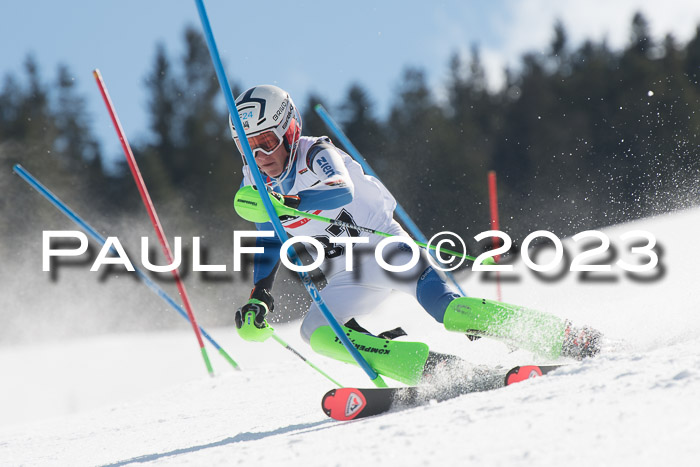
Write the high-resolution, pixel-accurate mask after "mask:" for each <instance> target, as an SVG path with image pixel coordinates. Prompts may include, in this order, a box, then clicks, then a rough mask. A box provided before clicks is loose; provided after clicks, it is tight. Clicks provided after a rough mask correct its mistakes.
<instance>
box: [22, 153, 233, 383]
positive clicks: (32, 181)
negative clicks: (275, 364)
mask: <svg viewBox="0 0 700 467" xmlns="http://www.w3.org/2000/svg"><path fill="white" fill-rule="evenodd" d="M13 171H14V172H15V173H16V174H17V175H19V176H20V177H21V178H22V180H24V181H25V182H27V183H28V184H29V185H30V186H31V187H32V188H34V189H35V190H36V191H37V192H39V194H40V195H42V196H43V197H44V198H46V199H47V200H48V201H49V202H50V203H51V204H53V205H54V206H55V207H56V208H57V209H58V210H59V211H61V212H62V213H63V214H65V215H66V216H67V217H68V218H69V219H70V220H72V221H73V222H75V223H76V224H78V226H80V227H82V228H83V229H84V230H85V231H86V232H87V233H88V234H90V236H91V237H92V238H94V239H95V240H96V241H97V242H98V243H99V244H100V245H104V244H105V243H106V242H107V241H106V240H105V239H104V238H103V237H102V236H101V235H100V234H99V233H97V230H95V229H94V228H93V227H92V226H90V224H88V223H87V222H85V221H84V220H83V219H82V218H81V217H80V216H78V215H77V214H76V213H75V212H74V211H73V210H71V209H70V208H69V207H68V206H67V205H66V203H64V202H63V201H61V200H60V199H59V198H58V197H57V196H56V195H54V194H53V193H52V192H51V191H49V189H48V188H46V187H45V186H44V185H42V184H41V183H40V182H39V181H38V180H37V179H36V178H34V177H33V176H32V175H31V174H30V173H29V172H27V170H26V169H25V168H24V167H22V166H21V165H19V164H15V166H14V167H13ZM111 251H113V252H114V253H117V252H116V251H115V250H114V248H112V249H111ZM134 271H135V272H136V275H137V276H138V277H139V279H141V282H143V283H144V284H145V285H146V286H147V287H148V288H149V289H151V291H152V292H154V293H155V294H156V295H158V296H159V297H160V298H162V299H163V300H165V301H166V302H167V303H168V305H170V306H171V307H172V308H173V309H174V310H175V311H177V312H178V313H179V314H180V316H182V317H183V318H185V319H186V320H187V321H189V320H190V318H189V316H188V315H187V313H186V312H185V310H183V309H182V307H181V306H180V305H178V304H177V303H176V302H175V300H173V299H172V298H171V297H170V296H169V295H168V294H166V293H165V291H163V289H161V288H160V287H158V285H156V283H155V282H153V281H152V280H151V279H149V277H148V276H147V275H146V274H145V273H144V272H143V271H141V270H140V269H139V268H136V267H134ZM199 331H200V332H201V333H202V335H203V336H204V337H205V338H206V339H207V340H208V341H209V342H210V343H211V345H213V346H214V348H215V349H216V350H217V351H218V352H219V354H220V355H221V356H222V357H223V358H224V359H225V360H226V361H227V362H229V363H230V364H231V366H232V367H233V368H234V369H235V370H238V371H241V369H240V367H239V366H238V363H236V362H235V360H233V358H231V356H230V355H229V354H228V353H226V351H225V350H224V349H223V348H222V347H221V346H220V345H219V344H218V343H217V342H216V341H215V340H214V339H213V338H212V337H211V336H210V335H209V334H208V333H207V332H206V331H205V330H204V329H203V328H201V327H200V328H199Z"/></svg>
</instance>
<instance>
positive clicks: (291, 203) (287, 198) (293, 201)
mask: <svg viewBox="0 0 700 467" xmlns="http://www.w3.org/2000/svg"><path fill="white" fill-rule="evenodd" d="M269 193H270V195H272V196H274V197H275V198H277V199H278V200H279V201H280V202H281V203H282V204H284V205H285V206H287V207H288V208H292V209H296V208H298V207H299V204H300V203H301V198H299V197H298V196H295V195H282V194H280V193H277V192H276V191H270V192H269Z"/></svg>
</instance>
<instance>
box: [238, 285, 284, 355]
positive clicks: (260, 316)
mask: <svg viewBox="0 0 700 467" xmlns="http://www.w3.org/2000/svg"><path fill="white" fill-rule="evenodd" d="M274 307H275V305H274V300H273V299H272V295H271V294H270V292H269V291H267V290H266V289H257V288H255V289H253V293H251V295H250V299H248V303H246V304H245V305H243V306H242V307H241V308H239V309H238V310H236V316H235V321H236V329H237V330H238V335H239V336H241V338H243V339H244V340H247V341H251V342H263V341H266V340H267V339H269V338H270V336H272V334H273V333H274V332H275V330H274V329H273V328H272V326H270V325H269V324H267V321H266V320H265V316H267V313H268V312H272V310H274Z"/></svg>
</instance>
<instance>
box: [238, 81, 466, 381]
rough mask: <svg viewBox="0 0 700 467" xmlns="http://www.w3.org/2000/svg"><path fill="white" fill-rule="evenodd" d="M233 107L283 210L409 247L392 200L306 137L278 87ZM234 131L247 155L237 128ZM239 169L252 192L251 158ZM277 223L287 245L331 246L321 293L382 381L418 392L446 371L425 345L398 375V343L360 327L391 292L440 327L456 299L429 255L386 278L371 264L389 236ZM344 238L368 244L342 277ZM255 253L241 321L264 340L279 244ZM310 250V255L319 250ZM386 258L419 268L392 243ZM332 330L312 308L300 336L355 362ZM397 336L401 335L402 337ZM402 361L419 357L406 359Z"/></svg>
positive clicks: (273, 240) (356, 168) (253, 93)
mask: <svg viewBox="0 0 700 467" xmlns="http://www.w3.org/2000/svg"><path fill="white" fill-rule="evenodd" d="M236 107H237V109H238V112H239V116H240V117H241V121H242V123H243V128H244V130H245V132H246V137H247V139H248V142H249V144H250V146H251V149H252V151H253V155H254V157H255V162H256V164H257V166H258V167H259V169H260V171H261V172H262V175H263V178H265V179H266V182H267V189H268V190H269V191H270V192H271V193H273V195H274V196H275V197H277V198H278V199H279V200H281V201H283V202H284V204H285V205H287V206H290V207H292V208H295V209H298V210H300V211H308V212H311V213H314V214H319V215H322V216H324V217H328V218H332V219H339V220H341V221H344V222H346V223H350V224H354V225H359V226H364V227H368V228H370V229H374V230H378V231H382V232H387V233H389V234H392V235H396V236H401V237H405V238H406V240H407V241H410V240H409V239H410V237H409V236H408V234H407V233H406V232H405V231H404V230H403V229H402V228H401V226H400V225H399V224H398V223H397V222H396V221H395V220H394V219H393V212H394V209H395V207H396V201H395V200H394V198H393V196H392V195H391V194H390V193H389V191H388V190H387V189H386V187H384V185H383V184H382V183H381V182H380V181H379V180H377V179H376V178H374V177H371V176H368V175H366V174H365V173H364V172H363V170H362V168H361V166H360V165H359V164H358V163H357V162H355V161H354V160H352V158H351V157H349V156H348V155H347V154H346V153H344V152H343V151H341V150H340V149H338V148H336V147H335V146H334V145H333V143H332V142H331V141H330V139H329V138H327V137H306V136H301V117H300V114H299V112H298V110H297V108H296V106H295V105H294V103H293V101H292V99H291V98H290V96H289V94H287V93H286V92H285V91H283V90H282V89H280V88H278V87H276V86H269V85H262V86H255V87H253V88H251V89H248V90H247V91H245V92H244V93H243V94H241V95H240V96H239V97H238V98H237V99H236ZM231 131H232V134H233V138H234V141H235V142H236V144H237V146H238V149H239V151H240V152H241V154H243V151H242V149H241V146H240V142H239V136H238V135H237V134H236V131H235V129H234V127H233V125H231ZM243 160H244V167H243V174H244V177H243V181H242V182H241V186H243V185H253V184H254V181H253V177H252V176H251V173H250V167H249V166H247V165H245V158H243ZM280 221H281V222H282V225H283V226H284V228H285V230H286V231H287V233H288V234H289V235H290V236H309V237H314V238H315V239H317V240H319V242H320V243H322V244H323V245H324V246H325V247H326V248H325V251H324V254H325V259H324V261H323V262H322V263H321V266H320V268H321V270H322V271H323V273H324V275H325V277H326V280H327V286H326V287H325V288H324V289H323V290H321V292H320V293H321V296H322V298H323V300H324V301H325V303H326V305H327V306H328V309H329V310H330V312H331V313H332V314H333V316H334V317H335V318H336V319H337V320H338V321H339V322H340V323H341V324H343V323H344V324H345V326H346V327H347V328H348V332H353V331H354V332H355V334H353V336H354V338H353V341H354V343H355V346H356V347H358V348H359V349H360V350H363V349H370V350H368V352H371V351H373V352H374V353H373V354H370V355H367V360H368V362H370V363H371V364H372V365H373V367H374V369H375V370H376V371H377V372H378V373H380V374H388V375H389V376H391V377H393V378H395V379H398V380H401V381H404V382H407V383H409V384H413V383H416V382H418V381H419V380H420V378H421V377H422V375H423V371H424V370H425V371H427V370H430V369H432V368H433V367H434V366H435V365H436V364H438V363H439V364H441V365H442V363H440V362H444V359H443V358H442V357H444V356H440V355H439V354H435V353H433V352H430V353H429V352H428V350H427V346H425V344H420V345H423V346H424V347H425V352H423V353H422V354H421V356H420V357H416V358H418V361H415V362H410V364H408V366H406V367H405V368H409V367H410V369H408V370H407V369H405V368H403V369H399V370H396V371H394V370H395V369H394V368H392V365H393V366H396V360H391V362H390V361H389V359H383V358H384V354H383V353H382V351H381V348H382V345H386V344H388V341H387V339H391V338H392V337H396V335H393V336H392V335H380V337H381V338H380V337H375V336H373V335H372V334H371V333H369V332H368V331H366V330H365V329H364V328H362V327H361V326H360V325H359V324H358V323H357V321H356V320H355V319H354V318H355V317H357V316H359V315H362V314H366V313H371V312H372V311H374V310H376V309H377V307H378V306H379V305H380V303H381V302H382V301H383V300H384V299H385V298H386V297H387V296H388V295H389V294H390V293H391V291H392V290H397V291H401V292H404V293H407V294H409V295H411V296H413V297H414V298H416V300H417V301H418V302H419V303H420V305H421V306H422V307H423V308H424V309H425V311H426V312H427V313H429V314H430V315H431V316H432V317H433V318H434V319H435V320H437V321H438V322H440V323H442V322H443V317H444V315H445V311H446V310H447V308H448V305H450V303H451V302H453V300H455V299H459V297H460V296H459V295H458V294H457V293H455V292H454V291H453V290H452V289H451V288H450V287H449V286H448V285H447V284H446V282H445V280H444V278H443V276H442V275H441V274H439V273H438V272H437V271H436V270H434V269H433V268H432V267H431V266H430V263H429V261H428V259H427V254H426V253H425V251H423V250H417V251H418V258H417V259H418V260H417V261H416V262H415V264H414V265H413V266H412V267H411V268H410V269H408V270H407V271H405V272H389V271H386V270H385V269H384V268H382V267H381V266H380V265H379V264H378V262H377V261H376V260H375V256H374V247H375V246H376V245H377V244H378V243H379V242H380V241H381V240H383V237H379V236H377V235H374V234H368V233H365V232H361V231H359V230H354V229H352V228H346V227H339V226H337V225H328V224H325V223H322V222H319V221H315V220H310V219H308V218H303V217H293V218H290V217H282V218H281V219H280ZM256 226H257V228H258V229H259V230H267V231H272V230H273V228H272V224H270V223H269V222H268V223H265V224H256ZM341 237H366V238H367V243H366V244H364V245H362V244H360V245H356V246H354V247H353V250H352V253H353V262H352V263H353V264H352V270H347V268H346V258H347V255H348V254H349V253H350V252H349V251H348V250H347V248H350V246H349V245H347V246H346V245H343V244H338V243H333V242H331V240H332V239H338V238H341ZM256 246H258V247H263V248H264V253H259V254H256V255H255V258H254V277H253V282H254V287H253V290H252V292H251V295H250V297H249V300H248V302H247V303H246V304H244V305H243V306H242V307H241V308H239V309H238V310H237V312H236V316H235V318H236V319H235V321H236V327H237V329H238V333H239V335H240V336H241V337H243V338H244V339H247V340H251V341H263V340H265V339H267V338H269V337H270V335H271V334H272V332H273V331H272V329H271V328H270V327H269V325H268V324H267V321H266V319H265V317H266V315H267V313H270V312H272V311H273V309H274V300H273V297H272V292H271V291H272V285H273V282H274V278H275V275H276V272H277V269H278V268H279V263H280V261H279V258H280V256H279V254H280V247H281V242H280V240H279V238H277V237H276V236H275V237H259V238H258V239H257V240H256ZM309 250H310V253H311V254H312V256H313V255H314V249H313V248H310V249H309ZM382 257H383V258H385V260H386V261H387V263H389V264H391V265H393V266H403V265H406V264H408V263H409V262H411V260H412V259H414V251H413V250H412V249H411V248H409V246H408V245H407V244H406V243H403V242H395V243H390V244H389V245H388V246H387V247H386V248H384V251H383V255H382ZM324 328H325V329H324ZM328 330H329V328H328V324H327V322H326V319H325V317H324V316H323V315H322V314H321V311H320V310H319V309H318V307H317V306H316V304H312V305H311V307H310V308H309V310H308V313H307V315H306V317H305V319H304V321H303V323H302V326H301V335H302V337H303V338H304V339H305V340H306V341H307V342H310V343H311V346H312V348H313V349H314V350H315V351H317V352H320V353H323V354H324V355H327V356H330V357H334V358H338V359H341V360H343V361H348V362H350V361H352V360H351V359H349V358H348V356H349V353H347V351H346V350H344V349H343V348H342V346H338V345H335V344H337V342H336V343H332V342H328V341H329V340H333V339H334V337H335V336H334V335H333V334H332V333H330V334H329V333H328V332H327V331H328ZM395 331H397V332H396V333H395V334H399V335H401V332H400V331H398V330H395ZM385 343H386V344H385ZM398 344H401V343H400V342H398ZM401 351H402V347H401V345H397V346H393V347H392V352H393V354H392V358H393V357H396V353H397V352H398V353H400V352H401ZM407 352H409V353H410V352H411V351H410V350H409V351H407ZM387 353H388V352H387ZM406 358H408V359H411V358H413V357H412V356H411V355H408V356H407V357H406ZM408 373H410V374H408Z"/></svg>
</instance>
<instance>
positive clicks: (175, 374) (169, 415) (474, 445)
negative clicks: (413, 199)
mask: <svg viewBox="0 0 700 467" xmlns="http://www.w3.org/2000/svg"><path fill="white" fill-rule="evenodd" d="M638 229H643V230H646V231H649V232H651V233H652V234H653V235H654V236H655V237H656V239H657V241H658V243H659V245H660V252H661V256H660V265H659V266H658V267H657V272H658V276H657V277H656V278H655V279H654V280H650V281H647V282H644V281H637V280H632V279H631V278H629V277H628V276H626V275H625V273H624V272H623V271H620V270H619V269H617V268H615V267H613V271H612V272H611V273H609V274H607V273H606V274H604V276H605V277H603V279H601V278H600V276H599V275H595V274H594V275H592V276H591V277H593V278H597V279H599V280H596V281H588V282H583V281H581V280H580V278H579V274H578V273H568V274H565V275H564V276H563V277H562V278H559V279H558V280H554V281H551V282H547V281H544V280H542V279H538V278H536V277H535V276H534V275H533V274H532V272H531V271H529V270H527V269H526V268H524V267H523V266H522V264H521V263H516V273H515V275H516V276H517V277H518V278H519V280H518V281H516V282H504V283H503V300H504V301H506V302H510V303H517V304H522V305H525V306H528V307H531V308H536V309H540V310H543V311H548V312H551V313H554V314H557V315H560V316H566V317H568V318H571V319H572V320H574V322H576V323H580V324H582V323H586V324H589V325H591V326H594V327H596V328H598V329H600V330H601V331H603V332H604V334H605V335H606V336H608V337H609V338H612V339H614V340H615V341H617V344H616V345H612V346H609V348H607V349H606V350H605V351H604V352H603V353H602V354H601V355H599V356H598V357H595V358H593V359H589V360H586V361H584V362H582V363H572V364H571V365H570V366H567V367H565V368H563V369H560V370H558V371H556V372H554V373H552V374H550V375H548V376H546V377H542V378H538V379H533V380H528V381H526V382H523V383H519V384H516V385H513V386H509V387H507V388H503V389H499V390H495V391H489V392H482V393H474V394H468V395H464V396H460V397H458V398H455V399H451V400H448V401H444V402H440V403H431V404H428V405H424V406H421V407H416V408H411V409H406V410H401V411H395V412H390V413H387V414H383V415H379V416H376V417H370V418H367V419H362V420H357V421H350V422H337V421H333V420H331V419H329V418H327V417H326V416H325V415H324V414H323V412H322V411H321V406H320V401H321V397H322V396H323V394H324V393H325V392H326V391H328V390H329V389H332V388H333V384H332V383H330V382H329V381H328V380H326V379H325V378H324V377H322V376H321V375H320V374H318V373H316V372H315V371H313V370H312V369H311V368H309V367H307V366H306V365H305V364H304V363H303V362H302V361H301V360H299V359H297V358H295V357H294V356H293V355H292V354H291V353H289V352H288V351H286V350H285V349H283V348H282V347H280V346H279V345H277V344H275V343H274V342H272V341H271V340H270V341H268V342H266V343H263V344H253V343H246V342H244V341H242V340H241V339H239V338H238V337H237V336H236V335H235V330H234V329H233V328H231V329H225V328H219V329H213V330H211V332H212V334H213V335H215V336H217V339H219V342H220V343H221V344H222V346H224V347H225V348H226V349H227V351H229V353H231V355H232V356H233V357H234V358H235V359H236V360H237V361H238V362H239V363H240V365H241V367H242V368H243V370H244V371H242V372H234V371H233V370H232V369H231V367H228V366H227V365H226V364H225V363H223V362H222V361H221V360H217V359H216V357H215V356H214V357H212V358H213V360H212V362H213V363H214V365H215V367H216V369H217V376H216V377H215V378H209V377H208V376H206V373H205V371H204V369H203V366H202V363H201V356H200V354H199V352H198V351H197V348H196V347H195V342H194V338H193V336H192V333H191V331H189V330H186V329H183V330H181V331H169V332H157V333H143V334H128V335H110V336H102V337H92V338H85V339H79V340H71V341H64V342H61V343H52V344H45V345H43V346H37V345H34V346H31V347H30V346H15V347H4V348H1V349H0V368H2V379H1V381H2V383H1V385H0V394H1V395H2V397H0V413H2V419H3V421H2V424H1V425H0V464H1V465H13V466H14V465H71V466H83V465H112V466H117V465H144V464H145V465H149V464H154V465H163V464H165V465H197V466H200V465H284V466H295V465H299V466H328V465H347V466H350V465H352V466H357V465H390V466H393V465H441V466H442V465H469V464H472V465H509V466H521V465H522V466H533V465H537V466H557V467H560V466H563V465H566V466H571V465H629V466H640V465H649V466H651V465H691V464H694V462H696V460H697V458H698V457H699V456H700V445H699V444H698V442H697V439H698V434H700V398H699V394H700V291H699V289H700V287H699V286H698V284H699V283H700V281H698V274H697V269H696V268H697V267H698V264H700V253H699V252H698V249H697V244H696V242H695V240H694V237H695V236H696V235H697V233H698V232H700V209H691V210H686V211H679V212H676V213H671V214H666V215H662V216H659V217H654V218H650V219H645V220H642V221H637V222H633V223H629V224H624V225H618V226H615V227H611V228H608V229H604V230H603V231H604V232H605V233H606V234H607V235H608V236H609V237H610V238H611V241H612V243H613V245H615V246H616V248H617V249H618V252H619V253H620V255H621V256H622V257H625V253H624V250H625V245H624V243H623V242H620V240H619V236H620V235H621V234H623V233H625V232H628V231H632V230H638ZM565 244H566V245H568V246H570V245H571V244H572V243H571V241H570V240H567V241H566V242H565ZM627 257H628V259H629V258H633V256H629V255H628V256H627ZM541 261H543V262H544V261H545V259H544V255H543V258H542V259H541ZM630 261H632V260H631V259H630ZM461 277H462V278H464V281H463V282H462V285H463V287H464V288H465V289H466V290H467V291H468V293H469V294H470V295H472V296H484V297H487V298H495V285H494V284H493V283H485V282H482V281H481V280H479V279H478V277H477V276H476V275H467V276H461ZM85 287H90V284H85ZM134 287H142V286H141V285H134ZM300 287H301V286H300ZM233 298H234V297H232V300H233ZM62 306H63V305H62ZM66 306H69V305H66ZM221 312H222V313H228V312H232V310H221ZM361 322H362V324H363V325H365V326H367V327H369V328H370V329H373V330H375V329H376V330H379V331H381V330H384V329H389V328H390V327H394V326H397V325H401V326H403V327H404V329H405V330H406V331H407V332H408V337H404V338H403V339H415V340H423V341H425V342H427V343H428V344H429V345H431V348H433V349H434V350H438V351H443V352H453V353H455V354H458V355H460V356H462V357H463V358H466V359H468V360H469V361H471V362H473V363H475V364H487V365H499V364H500V365H503V366H505V367H510V366H515V365H520V364H528V363H547V362H546V361H543V360H542V359H538V358H536V357H533V356H532V355H531V354H529V353H527V352H524V351H512V350H511V349H509V348H508V347H506V346H505V345H503V344H501V343H498V342H494V341H492V340H487V339H481V340H479V341H476V342H469V341H468V340H467V339H466V338H465V337H464V336H461V335H458V334H449V333H447V332H446V331H444V330H443V329H442V328H441V326H440V325H438V324H436V323H434V322H432V321H431V319H430V318H428V317H427V315H426V314H425V313H423V312H422V311H421V310H420V309H419V307H418V305H417V304H415V303H412V302H411V300H410V299H405V298H402V297H399V296H395V297H393V298H392V299H390V300H389V301H388V302H386V303H385V304H384V306H383V311H382V313H381V316H376V317H374V318H373V319H372V320H369V319H362V320H361ZM202 324H204V325H205V324H206V323H202ZM276 328H277V330H278V333H279V335H280V336H281V337H282V338H284V339H285V340H287V341H288V342H289V343H290V344H291V345H292V346H293V347H295V348H296V349H297V350H299V351H301V352H302V353H303V354H304V355H305V356H307V357H308V358H309V359H310V360H312V361H313V362H314V363H316V364H317V365H319V366H320V367H321V368H323V369H324V370H325V371H326V372H328V373H329V374H330V375H331V376H332V377H334V378H336V379H338V380H339V381H340V382H341V383H343V384H344V385H348V386H360V387H371V386H372V384H371V383H370V381H369V380H368V379H367V377H366V376H365V375H364V373H362V371H361V370H359V369H358V368H357V367H353V366H350V365H345V364H341V363H336V362H334V361H331V360H328V359H326V358H323V357H320V356H318V355H315V354H314V353H313V352H312V351H311V350H310V349H309V347H308V346H306V345H305V344H303V343H302V342H301V339H300V338H299V336H298V328H299V323H296V322H292V323H288V324H284V325H278V326H276ZM619 341H622V343H620V342H619Z"/></svg>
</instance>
